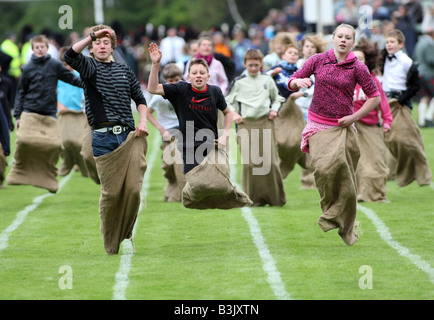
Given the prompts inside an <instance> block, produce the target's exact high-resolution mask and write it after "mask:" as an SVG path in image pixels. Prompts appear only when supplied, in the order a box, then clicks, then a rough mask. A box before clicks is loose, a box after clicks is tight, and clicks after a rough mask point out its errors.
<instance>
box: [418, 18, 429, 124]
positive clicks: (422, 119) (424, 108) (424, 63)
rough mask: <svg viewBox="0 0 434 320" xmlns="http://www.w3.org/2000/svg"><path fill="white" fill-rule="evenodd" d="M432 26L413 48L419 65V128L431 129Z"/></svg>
mask: <svg viewBox="0 0 434 320" xmlns="http://www.w3.org/2000/svg"><path fill="white" fill-rule="evenodd" d="M433 52H434V24H433V25H431V26H430V27H427V28H426V29H425V34H424V35H423V36H422V37H421V38H420V39H419V41H418V43H417V44H416V48H415V55H414V56H415V60H416V61H417V62H418V63H419V77H420V84H421V95H422V98H421V99H420V102H419V111H418V112H419V117H418V124H419V127H425V126H426V127H433V126H434V124H433V116H434V54H433Z"/></svg>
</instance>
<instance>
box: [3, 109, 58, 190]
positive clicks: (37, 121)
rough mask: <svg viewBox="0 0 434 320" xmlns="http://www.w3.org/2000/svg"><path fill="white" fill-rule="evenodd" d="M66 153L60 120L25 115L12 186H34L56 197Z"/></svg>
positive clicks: (24, 113)
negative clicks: (59, 168)
mask: <svg viewBox="0 0 434 320" xmlns="http://www.w3.org/2000/svg"><path fill="white" fill-rule="evenodd" d="M61 153H62V140H61V138H60V131H59V126H58V123H57V119H55V118H53V117H50V116H43V115H40V114H37V113H27V112H23V113H22V114H21V120H20V128H19V129H18V130H17V140H16V146H15V153H14V158H15V161H14V163H13V165H12V170H11V172H10V173H9V175H8V177H7V178H6V182H7V183H8V184H10V185H32V186H35V187H39V188H44V189H47V190H48V191H50V192H52V193H55V192H57V189H58V186H59V184H58V181H57V179H56V176H57V167H56V165H57V162H58V160H59V157H60V154H61Z"/></svg>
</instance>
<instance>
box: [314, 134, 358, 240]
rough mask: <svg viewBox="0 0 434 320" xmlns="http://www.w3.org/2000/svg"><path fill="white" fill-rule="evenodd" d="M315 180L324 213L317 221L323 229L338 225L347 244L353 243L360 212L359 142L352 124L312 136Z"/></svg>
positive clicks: (356, 237) (340, 233)
mask: <svg viewBox="0 0 434 320" xmlns="http://www.w3.org/2000/svg"><path fill="white" fill-rule="evenodd" d="M309 149H310V155H311V157H312V167H313V168H314V170H315V171H314V176H315V184H316V187H317V189H318V192H319V195H320V204H321V209H322V212H323V213H322V215H321V216H320V217H319V219H318V224H319V226H320V227H321V229H322V230H323V231H324V232H327V231H329V230H331V229H336V228H339V230H338V234H339V235H340V236H341V238H342V240H343V241H344V242H345V243H346V244H347V245H352V244H354V243H355V242H356V241H357V239H358V235H357V233H356V231H355V221H356V213H357V185H356V169H357V163H358V161H359V157H360V152H359V143H358V141H357V136H356V132H355V130H354V128H353V127H349V128H343V127H340V126H336V127H332V128H330V129H327V130H323V131H319V132H317V133H315V134H314V135H312V136H311V137H310V138H309Z"/></svg>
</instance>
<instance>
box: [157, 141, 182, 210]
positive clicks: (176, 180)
mask: <svg viewBox="0 0 434 320" xmlns="http://www.w3.org/2000/svg"><path fill="white" fill-rule="evenodd" d="M176 145H177V140H176V139H175V138H174V137H173V140H172V141H163V143H162V144H161V149H162V150H163V153H162V155H161V159H162V164H161V169H163V172H164V177H165V178H166V181H167V184H166V186H165V187H164V201H166V202H180V201H181V195H182V189H184V186H185V183H186V182H187V181H186V179H185V175H184V172H183V164H182V156H181V153H180V152H179V150H178V148H177V147H176ZM165 152H166V153H170V156H169V159H170V160H173V162H172V161H170V162H171V163H169V161H165V156H166V155H165Z"/></svg>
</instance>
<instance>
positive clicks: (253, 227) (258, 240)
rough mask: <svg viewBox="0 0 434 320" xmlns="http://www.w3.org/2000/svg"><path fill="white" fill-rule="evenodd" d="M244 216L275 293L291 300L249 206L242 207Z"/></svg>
mask: <svg viewBox="0 0 434 320" xmlns="http://www.w3.org/2000/svg"><path fill="white" fill-rule="evenodd" d="M242 211H243V217H244V219H246V221H247V224H248V225H249V228H250V234H251V235H252V239H253V242H254V244H255V246H256V248H257V249H258V252H259V256H260V257H261V260H262V268H263V269H264V271H265V273H266V274H267V280H268V283H269V285H270V286H271V289H272V290H273V293H274V295H275V296H276V298H277V299H279V300H291V295H290V294H289V293H288V292H287V291H286V289H285V284H284V283H283V281H282V278H281V277H280V272H279V270H278V269H277V267H276V263H275V261H274V258H273V256H272V255H271V253H270V250H269V249H268V246H267V244H266V243H265V239H264V237H263V235H262V231H261V227H260V226H259V223H258V220H256V218H255V216H254V215H253V212H252V210H250V208H249V207H244V208H242Z"/></svg>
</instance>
